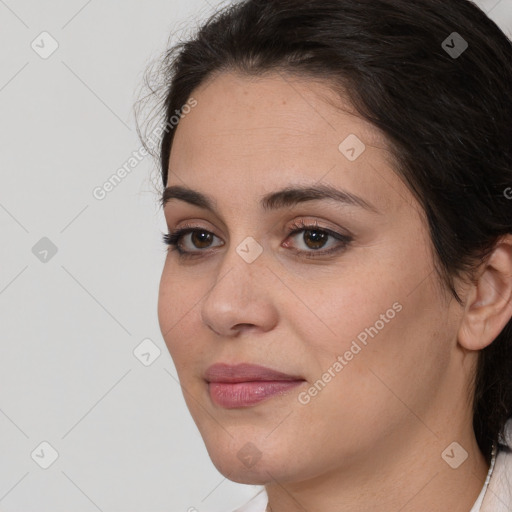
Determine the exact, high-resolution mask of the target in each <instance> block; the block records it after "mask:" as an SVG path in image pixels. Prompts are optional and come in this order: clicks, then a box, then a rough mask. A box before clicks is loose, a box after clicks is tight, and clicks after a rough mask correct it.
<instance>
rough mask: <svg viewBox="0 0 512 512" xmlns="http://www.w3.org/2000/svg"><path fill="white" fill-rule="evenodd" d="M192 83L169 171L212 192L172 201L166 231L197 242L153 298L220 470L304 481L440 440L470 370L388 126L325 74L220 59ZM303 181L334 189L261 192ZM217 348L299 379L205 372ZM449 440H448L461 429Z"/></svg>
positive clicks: (217, 356)
mask: <svg viewBox="0 0 512 512" xmlns="http://www.w3.org/2000/svg"><path fill="white" fill-rule="evenodd" d="M193 97H194V98H195V100H196V101H197V105H196V106H195V107H194V108H193V109H192V110H191V111H190V112H189V113H188V114H187V115H185V116H184V117H183V118H182V120H181V121H180V124H179V127H178V128H177V132H176V134H175V139H174V143H173V146H172V152H171V156H170V164H169V179H168V183H167V186H168V187H186V188H187V189H191V190H193V191H195V192H196V193H198V194H201V195H204V196H206V197H207V198H208V201H209V202H210V203H211V205H212V209H211V210H210V209H208V208H206V207H205V204H204V203H203V204H202V205H198V204H191V203H189V202H188V201H186V200H184V199H183V196H182V199H178V198H170V199H169V200H168V202H167V204H166V206H165V207H164V211H165V217H166V222H167V225H168V228H169V229H170V230H171V231H174V230H176V229H179V228H182V227H186V228H190V227H193V228H196V229H197V230H198V231H197V232H196V233H185V234H184V235H183V236H182V237H181V239H180V240H179V241H178V243H179V246H180V248H181V249H182V250H184V251H189V252H190V253H192V254H191V256H190V257H188V258H185V257H183V256H180V255H179V254H178V252H177V251H170V252H169V254H168V255H167V259H166V262H165V267H164V270H163V273H162V279H161V283H160V291H159V305H158V315H159V322H160V328H161V330H162V333H163V336H164V339H165V342H166V344H167V347H168V349H169V351H170V354H171V356H172V358H173V360H174V363H175V366H176V370H177V373H178V376H179V379H180V382H181V385H182V387H183V390H184V397H185V400H186V403H187V406H188V408H189V410H190V412H191V414H192V416H193V419H194V421H195V422H196V424H197V426H198V428H199V430H200V432H201V435H202V437H203V439H204V441H205V444H206V447H207V450H208V452H209V454H210V456H211V458H212V461H213V463H214V464H215V466H216V467H217V469H218V470H219V471H220V472H221V473H223V474H224V475H226V476H229V478H230V479H231V480H234V481H238V482H245V483H254V484H261V483H265V482H268V481H269V480H271V479H273V478H275V479H278V480H279V481H281V482H284V481H298V480H303V479H306V478H314V477H315V476H318V475H320V474H322V473H325V472H326V471H329V470H332V471H335V470H340V471H341V470H343V468H348V467H351V469H352V471H355V470H356V468H357V467H359V468H360V469H361V471H363V470H364V468H368V467H370V466H372V465H373V466H375V465H376V464H377V465H378V464H380V462H381V461H384V460H386V459H388V458H389V457H390V456H391V455H392V454H395V453H396V452H397V450H401V449H404V447H407V446H409V444H410V443H408V441H409V440H411V439H412V438H413V437H415V438H416V439H419V438H422V439H424V440H425V442H434V441H435V439H434V437H435V436H434V435H433V432H434V431H436V432H438V433H439V432H442V431H443V427H444V425H445V422H446V414H447V411H449V407H451V406H452V405H454V403H460V394H458V392H459V391H460V390H463V389H464V386H465V379H466V377H467V375H469V373H468V374H467V375H466V374H465V373H464V372H461V371H460V365H458V364H455V362H454V361H456V360H457V357H462V356H460V350H458V348H457V339H456V338H457V327H458V322H459V321H460V314H459V311H458V309H456V307H455V304H456V303H455V301H450V302H449V303H448V302H447V300H446V299H445V295H443V292H442V289H441V287H440V286H439V282H438V278H437V277H436V273H435V272H434V270H433V257H432V252H431V249H430V242H429V234H428V230H427V227H426V223H425V220H424V218H423V215H422V210H421V208H420V206H419V204H418V202H417V201H416V200H415V199H414V197H413V196H412V194H411V193H410V191H409V190H408V189H407V187H406V186H405V185H404V184H403V183H402V182H401V181H400V179H399V178H398V177H397V175H396V174H395V173H394V172H393V170H392V160H391V158H390V153H389V151H388V150H387V149H386V141H385V139H384V138H383V136H382V135H380V134H379V133H378V132H377V131H376V129H375V128H373V127H372V126H371V125H370V124H368V123H367V122H365V121H363V120H362V119H361V118H359V117H358V116H357V115H355V114H353V113H349V112H347V109H348V110H350V107H349V105H348V104H345V105H342V104H341V101H340V100H337V99H336V96H335V95H334V93H333V92H331V90H330V89H329V88H328V87H327V85H326V84H321V83H319V82H316V83H314V82H312V81H306V80H302V81H299V80H297V79H292V78H291V77H290V76H284V75H280V74H273V75H268V76H266V77H264V78H261V77H260V78H257V79H256V78H248V77H243V76H241V75H238V74H228V73H225V74H221V75H218V76H217V77H216V78H215V79H214V80H213V81H211V82H210V83H208V84H206V85H203V86H201V87H200V88H198V89H197V90H196V91H194V94H193ZM328 99H330V100H331V102H329V101H327V100H328ZM335 101H338V104H339V106H340V107H342V108H344V109H345V110H341V109H340V108H338V107H336V106H334V104H333V102H335ZM363 145H364V146H363ZM305 187H306V188H307V187H315V188H318V187H331V188H332V189H335V190H338V191H339V192H340V193H339V196H340V197H339V198H338V199H332V198H331V199H329V198H321V197H320V195H317V196H316V198H315V199H312V197H314V196H313V195H311V194H309V195H304V196H301V194H299V193H296V194H293V193H292V194H287V195H279V196H278V197H277V198H276V199H274V200H271V201H266V202H265V203H263V198H265V197H266V196H269V195H272V194H276V193H278V192H279V191H281V190H283V189H285V188H293V189H295V188H300V189H301V188H305ZM343 194H345V196H344V197H345V200H343ZM293 198H295V199H296V201H291V199H293ZM305 198H308V199H309V200H307V201H306V200H303V199H305ZM350 198H352V199H351V200H349V199H350ZM302 225H306V226H313V227H310V228H309V229H304V228H301V226H302ZM294 229H299V231H297V232H296V233H295V234H292V235H290V234H289V233H290V232H291V231H293V230H294ZM331 233H332V234H331ZM338 235H339V237H341V238H340V239H337V238H336V236H338ZM216 363H225V364H227V365H237V364H241V363H248V364H255V365H260V366H264V367H267V368H270V369H272V370H275V371H278V372H282V373H284V374H287V375H291V376H293V377H294V379H295V380H294V381H293V382H291V381H290V380H288V381H287V382H286V381H285V382H283V381H279V382H277V381H274V382H273V383H269V382H268V381H267V382H266V383H262V382H261V381H260V382H253V383H252V384H247V383H245V384H243V383H240V382H239V383H238V384H235V383H233V382H228V381H229V380H230V379H229V378H228V377H229V375H231V377H233V376H234V375H235V374H232V373H231V374H230V373H229V371H228V373H227V375H228V377H227V376H226V374H223V373H216V374H215V376H216V377H217V379H215V376H212V375H213V374H210V375H209V376H208V377H207V370H208V368H209V367H210V366H211V365H213V364H216ZM468 371H469V370H468ZM242 374H243V375H245V380H246V381H247V380H254V379H256V381H257V380H258V379H271V380H272V379H277V378H275V377H272V376H271V375H268V374H267V375H253V374H249V373H243V372H242ZM243 375H238V376H239V377H240V378H239V379H238V381H241V380H244V377H243ZM210 379H213V380H217V381H222V382H223V383H219V382H216V383H213V382H211V383H209V382H208V380H210ZM448 387H449V388H450V390H451V393H449V392H448V391H447V388H448ZM454 390H455V395H456V396H455V399H456V402H454V403H452V401H453V400H454V398H453V397H452V395H453V394H454V393H453V392H454ZM263 397H265V398H264V399H263V400H262V399H261V398H263ZM452 413H453V414H454V415H458V414H459V413H460V414H463V411H462V409H460V407H459V409H458V410H456V411H452ZM441 414H442V415H443V416H442V417H441V416H440V415H441ZM440 439H441V440H440V445H439V448H440V449H439V453H441V451H442V449H443V448H445V447H446V445H447V444H449V442H450V441H452V440H453V439H446V440H445V439H442V436H440ZM418 456H420V454H418Z"/></svg>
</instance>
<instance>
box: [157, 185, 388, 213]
mask: <svg viewBox="0 0 512 512" xmlns="http://www.w3.org/2000/svg"><path fill="white" fill-rule="evenodd" d="M171 199H178V200H180V201H185V202H186V203H189V204H192V205H194V206H198V207H199V208H203V209H205V210H209V211H211V212H212V213H215V214H217V215H218V211H217V210H218V208H217V201H216V200H215V199H213V198H211V197H209V196H206V195H205V194H202V193H201V192H198V191H197V190H193V189H191V188H188V187H184V186H181V185H174V186H170V187H167V188H166V189H165V190H164V192H163V194H162V198H161V201H160V203H161V206H162V207H163V208H165V205H166V204H167V203H168V202H169V201H170V200H171ZM326 199H330V200H334V201H337V202H339V203H342V204H346V205H350V206H358V207H360V208H364V209H365V210H368V211H370V212H373V213H380V212H379V210H377V208H375V206H373V205H372V204H371V203H369V202H367V201H365V200H364V199H363V198H362V197H359V196H357V195H355V194H352V193H351V192H348V191H346V190H340V189H337V188H335V187H333V186H331V185H327V184H318V185H312V186H293V187H292V186H290V187H286V188H283V189H281V190H278V191H276V192H271V193H269V194H266V195H265V196H263V197H262V198H261V201H260V203H261V206H262V208H263V209H264V210H265V211H270V210H277V209H280V208H286V207H291V206H295V205H297V204H300V203H305V202H307V201H318V200H326Z"/></svg>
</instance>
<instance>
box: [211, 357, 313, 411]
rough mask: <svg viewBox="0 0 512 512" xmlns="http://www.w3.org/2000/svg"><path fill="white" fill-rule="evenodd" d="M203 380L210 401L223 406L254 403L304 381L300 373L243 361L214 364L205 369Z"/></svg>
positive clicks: (226, 407) (241, 406)
mask: <svg viewBox="0 0 512 512" xmlns="http://www.w3.org/2000/svg"><path fill="white" fill-rule="evenodd" d="M205 380H206V381H207V382H208V392H209V394H210V398H211V400H212V401H213V402H214V403H215V404H216V405H219V406H221V407H223V408H225V409H236V408H243V407H251V406H254V405H256V404H258V403H260V402H262V401H263V400H266V399H268V398H271V397H274V396H277V395H283V394H286V393H287V392H288V391H290V390H291V389H293V388H295V387H296V386H298V385H300V384H302V383H303V382H305V380H304V378H302V377H301V376H297V375H291V374H287V373H283V372H279V371H276V370H272V369H271V368H267V367H265V366H259V365H253V364H247V363H242V364H237V365H228V364H224V363H217V364H214V365H212V366H210V367H209V368H208V370H207V371H206V373H205Z"/></svg>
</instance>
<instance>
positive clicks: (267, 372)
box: [204, 363, 304, 382]
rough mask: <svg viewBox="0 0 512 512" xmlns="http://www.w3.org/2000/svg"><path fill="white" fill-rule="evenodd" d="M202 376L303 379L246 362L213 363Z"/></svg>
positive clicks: (238, 379)
mask: <svg viewBox="0 0 512 512" xmlns="http://www.w3.org/2000/svg"><path fill="white" fill-rule="evenodd" d="M204 378H205V380H207V381H208V382H249V381H276V380H290V381H291V380H304V378H303V377H301V376H298V375H289V374H287V373H283V372H279V371H277V370H272V369H271V368H267V367H265V366H260V365H257V364H248V363H241V364H235V365H230V364H226V363H215V364H213V365H211V366H210V367H209V368H208V369H207V370H206V372H205V375H204Z"/></svg>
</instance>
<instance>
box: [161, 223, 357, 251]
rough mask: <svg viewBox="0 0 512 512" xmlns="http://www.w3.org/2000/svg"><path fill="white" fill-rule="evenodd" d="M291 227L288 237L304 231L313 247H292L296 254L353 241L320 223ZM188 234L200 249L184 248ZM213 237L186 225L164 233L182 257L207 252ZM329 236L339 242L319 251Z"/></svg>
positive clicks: (345, 244)
mask: <svg viewBox="0 0 512 512" xmlns="http://www.w3.org/2000/svg"><path fill="white" fill-rule="evenodd" d="M291 227H292V228H293V229H292V230H291V231H290V232H289V233H288V236H287V238H289V237H293V235H298V234H299V233H301V232H304V234H303V235H302V241H303V243H304V244H305V246H306V248H307V249H312V250H309V251H308V250H296V249H292V251H293V252H294V253H295V254H298V255H304V256H305V257H310V258H311V257H313V258H315V257H318V256H325V255H326V254H330V253H333V252H337V251H341V250H342V249H345V248H346V247H347V246H348V245H349V244H350V242H351V241H352V237H351V236H348V235H343V234H341V233H337V232H335V231H332V230H330V229H327V228H319V226H318V225H307V224H305V223H303V222H299V223H295V224H293V226H291ZM187 235H192V236H191V238H190V240H191V241H192V244H193V246H194V247H196V248H198V249H200V250H199V251H194V250H189V249H184V248H183V243H182V241H183V239H184V238H185V236H187ZM213 238H217V237H216V236H215V235H214V234H213V233H212V232H210V231H207V230H206V229H202V228H193V227H185V228H181V229H178V230H176V231H174V232H172V233H164V234H163V242H164V243H165V244H166V245H169V246H172V247H171V250H173V251H174V250H176V251H177V252H178V255H179V256H180V257H192V256H199V254H198V253H201V252H205V251H203V250H201V249H208V248H210V247H211V246H210V244H211V243H212V240H213ZM329 238H334V239H335V240H337V241H338V242H339V243H338V244H335V246H334V248H330V249H328V250H323V251H319V249H321V248H322V247H324V246H325V244H326V243H327V241H328V239H329ZM284 245H285V247H289V245H290V244H289V243H288V242H285V244H284ZM220 246H222V244H220ZM217 247H218V246H217Z"/></svg>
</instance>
